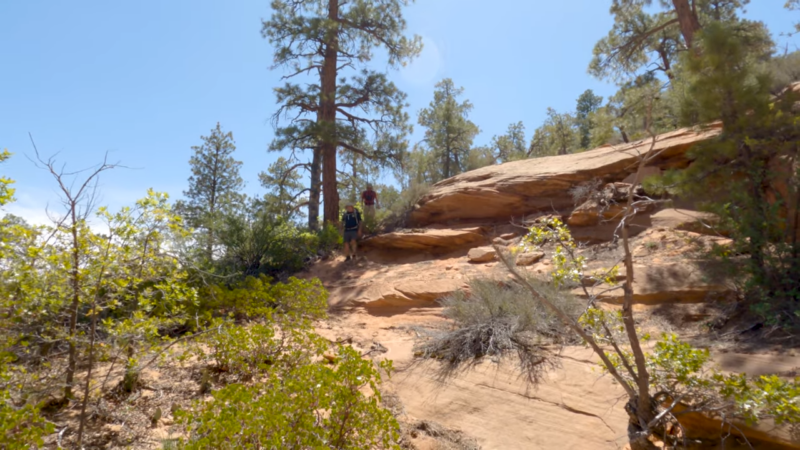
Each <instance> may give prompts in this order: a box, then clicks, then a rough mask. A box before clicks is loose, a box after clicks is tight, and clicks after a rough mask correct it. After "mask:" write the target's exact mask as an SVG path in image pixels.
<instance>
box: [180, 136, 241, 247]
mask: <svg viewBox="0 0 800 450" xmlns="http://www.w3.org/2000/svg"><path fill="white" fill-rule="evenodd" d="M201 139H202V140H203V144H202V145H199V146H194V147H192V150H194V155H193V156H192V157H191V159H189V164H190V165H191V167H192V175H191V176H190V177H189V189H188V190H187V191H184V192H183V195H184V196H186V200H185V201H181V202H179V203H178V205H177V208H178V211H180V212H181V214H182V215H183V216H184V217H185V219H186V221H187V223H188V224H189V226H191V227H193V228H195V229H198V230H200V231H202V233H203V235H204V236H203V237H202V240H203V244H204V246H205V249H206V257H207V258H208V259H209V260H212V259H213V256H214V245H215V244H216V243H217V242H218V241H219V237H218V234H219V232H220V229H221V226H222V221H223V218H224V217H225V215H226V214H229V213H231V212H232V211H233V210H234V209H236V208H237V207H239V206H240V205H241V203H242V201H243V195H242V194H241V193H240V191H241V189H242V188H243V187H244V182H243V181H242V177H241V176H239V168H240V167H241V165H242V163H241V162H239V161H237V160H235V159H234V158H233V156H232V155H233V152H234V151H235V150H236V145H235V143H234V140H233V133H231V132H230V131H229V132H227V133H225V132H224V131H222V127H220V124H219V123H217V126H216V128H214V129H213V130H211V134H210V135H208V136H202V137H201Z"/></svg>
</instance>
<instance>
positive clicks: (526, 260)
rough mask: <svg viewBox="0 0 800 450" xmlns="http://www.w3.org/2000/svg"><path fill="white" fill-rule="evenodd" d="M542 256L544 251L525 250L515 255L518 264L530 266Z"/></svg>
mask: <svg viewBox="0 0 800 450" xmlns="http://www.w3.org/2000/svg"><path fill="white" fill-rule="evenodd" d="M542 258H544V252H526V253H522V254H521V255H519V256H517V265H518V266H532V265H534V264H536V263H537V262H539V260H540V259H542Z"/></svg>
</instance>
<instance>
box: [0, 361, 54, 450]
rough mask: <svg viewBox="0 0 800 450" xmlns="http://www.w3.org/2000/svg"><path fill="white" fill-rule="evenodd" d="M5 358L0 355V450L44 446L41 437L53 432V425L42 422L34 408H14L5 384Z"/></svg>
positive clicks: (19, 449) (25, 406)
mask: <svg viewBox="0 0 800 450" xmlns="http://www.w3.org/2000/svg"><path fill="white" fill-rule="evenodd" d="M5 368H6V357H5V356H4V355H2V354H0V448H2V449H4V450H28V449H30V448H31V447H32V446H34V445H37V446H41V445H44V442H43V440H42V436H44V435H46V434H49V433H52V432H53V429H54V427H53V424H51V423H49V422H47V421H46V420H44V419H43V418H42V417H41V416H40V415H39V411H38V409H37V408H36V407H34V406H32V405H29V404H26V405H24V406H22V407H15V406H14V404H13V403H12V401H11V393H10V392H9V391H8V389H7V386H6V383H7V382H8V379H9V378H8V375H7V374H6V370H5Z"/></svg>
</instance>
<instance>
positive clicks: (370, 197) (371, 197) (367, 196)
mask: <svg viewBox="0 0 800 450" xmlns="http://www.w3.org/2000/svg"><path fill="white" fill-rule="evenodd" d="M376 198H378V194H377V193H376V192H375V191H364V192H363V193H362V194H361V199H362V200H364V204H365V205H367V206H372V205H374V204H375V199H376Z"/></svg>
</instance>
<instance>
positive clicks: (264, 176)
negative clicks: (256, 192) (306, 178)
mask: <svg viewBox="0 0 800 450" xmlns="http://www.w3.org/2000/svg"><path fill="white" fill-rule="evenodd" d="M302 166H307V164H302V163H297V164H292V163H291V161H289V160H288V159H286V158H284V157H279V158H278V159H277V160H275V162H274V163H272V164H270V166H269V168H268V169H267V171H266V172H261V173H259V174H258V179H259V181H260V182H261V186H262V187H264V188H266V189H267V190H268V193H267V194H266V195H265V196H264V200H263V202H264V209H265V210H266V211H267V212H268V213H269V214H270V215H272V216H274V217H283V218H284V219H286V220H292V219H293V218H294V217H295V216H297V215H298V213H299V209H300V207H301V206H302V205H303V204H304V203H305V202H307V201H308V200H307V199H305V198H303V197H302V195H303V194H306V193H307V192H308V189H303V184H302V182H301V176H300V173H298V171H297V169H298V168H300V167H302Z"/></svg>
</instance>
